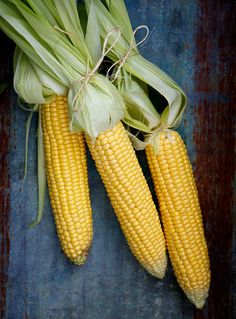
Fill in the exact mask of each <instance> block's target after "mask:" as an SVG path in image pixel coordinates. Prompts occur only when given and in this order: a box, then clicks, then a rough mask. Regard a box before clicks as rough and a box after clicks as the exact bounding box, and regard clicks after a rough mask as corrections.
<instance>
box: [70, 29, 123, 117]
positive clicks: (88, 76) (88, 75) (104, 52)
mask: <svg viewBox="0 0 236 319" xmlns="http://www.w3.org/2000/svg"><path fill="white" fill-rule="evenodd" d="M114 32H116V33H117V37H116V38H115V40H114V42H113V43H112V44H111V46H110V47H109V48H108V49H106V47H107V43H108V41H109V38H110V36H111V35H112V34H113V33H114ZM120 35H121V32H120V29H118V28H112V29H111V30H110V31H109V32H108V33H107V35H106V37H105V39H104V42H103V47H102V55H101V57H100V59H99V60H98V61H97V63H96V65H95V66H94V68H93V69H92V70H91V71H89V72H87V73H86V74H85V75H84V76H82V77H81V78H80V79H79V80H76V81H75V82H73V83H72V85H71V86H70V89H71V88H73V87H74V86H75V85H76V84H78V83H80V82H83V83H82V84H81V86H80V88H79V90H78V92H77V93H76V95H75V96H74V98H73V101H72V107H73V111H74V112H78V111H79V110H78V109H76V107H75V108H74V105H75V103H76V100H77V99H78V97H79V95H80V93H81V91H82V89H83V88H84V86H85V85H86V84H88V82H89V81H90V79H91V77H92V76H94V74H95V73H96V72H97V71H98V69H99V67H100V66H101V64H102V62H103V60H104V58H105V56H106V55H107V54H108V53H109V52H110V51H111V50H112V49H113V47H114V46H115V44H116V43H117V41H118V40H119V38H120Z"/></svg>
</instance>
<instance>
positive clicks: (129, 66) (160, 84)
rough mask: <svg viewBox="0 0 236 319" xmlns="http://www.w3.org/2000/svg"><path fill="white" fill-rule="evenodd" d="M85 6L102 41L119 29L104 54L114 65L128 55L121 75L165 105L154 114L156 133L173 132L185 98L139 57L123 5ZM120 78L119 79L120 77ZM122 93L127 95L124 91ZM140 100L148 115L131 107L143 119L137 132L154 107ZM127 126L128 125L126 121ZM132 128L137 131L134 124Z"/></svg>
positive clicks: (90, 2)
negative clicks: (160, 98)
mask: <svg viewBox="0 0 236 319" xmlns="http://www.w3.org/2000/svg"><path fill="white" fill-rule="evenodd" d="M85 4H86V8H87V11H88V12H89V11H90V9H91V7H92V6H93V7H95V8H96V15H97V21H98V25H99V30H100V34H101V37H102V39H104V38H105V37H106V34H107V32H109V30H110V29H111V28H114V27H118V28H120V30H121V37H120V38H119V40H118V41H117V43H116V44H115V46H114V49H113V50H112V51H111V52H109V53H108V54H107V55H108V57H109V58H110V59H111V60H112V61H113V62H114V63H117V61H118V60H120V61H122V58H123V57H125V56H126V55H127V52H129V55H128V57H127V59H126V60H125V63H124V64H123V72H128V74H131V75H132V77H133V79H135V78H138V79H139V80H141V81H142V82H143V83H146V84H147V85H149V86H151V87H153V88H154V89H155V90H157V91H158V92H159V93H160V94H161V95H162V96H163V97H165V99H166V100H167V103H168V105H166V108H165V110H164V111H163V112H162V114H161V115H160V116H159V115H157V114H156V115H155V117H156V122H157V123H159V124H158V125H159V128H160V129H169V128H176V127H177V126H178V125H179V123H180V121H181V118H182V115H183V112H184V109H185V107H186V100H187V99H186V95H185V94H184V92H183V90H182V89H181V88H180V87H179V85H178V84H177V83H175V82H174V81H173V80H172V79H171V78H170V77H169V76H168V75H167V74H166V73H165V72H163V71H162V70H160V69H159V68H158V67H157V66H156V65H154V64H152V63H151V62H149V61H147V60H146V59H145V58H144V57H142V56H141V55H140V54H139V52H138V47H137V46H135V39H134V31H133V30H132V27H131V23H130V20H129V16H128V13H127V10H126V7H125V3H124V1H123V0H118V1H109V0H106V5H107V7H106V6H105V5H104V4H103V3H102V2H101V1H99V0H85ZM109 40H110V41H111V42H112V41H113V40H114V39H112V37H111V38H110V39H109ZM120 77H121V78H122V76H120ZM124 82H125V85H127V87H128V86H129V85H130V84H129V83H128V81H124ZM134 86H135V83H134ZM131 87H132V84H131ZM126 91H128V89H127V90H126ZM142 98H143V102H144V103H146V105H147V109H148V110H149V111H148V112H145V111H144V110H143V109H142V108H141V107H140V106H139V105H138V104H136V103H134V106H135V105H136V106H137V108H138V109H139V111H140V110H141V111H142V113H143V115H144V117H143V120H141V121H140V123H139V124H140V126H139V125H138V126H139V129H140V130H142V126H143V124H145V123H146V122H147V121H148V118H149V112H154V107H153V105H152V104H151V102H148V103H147V102H146V97H144V96H142ZM137 108H136V107H134V108H133V112H132V117H133V118H136V113H138V112H139V111H138V110H137ZM135 109H136V111H135ZM156 113H157V112H156ZM126 114H127V113H126ZM128 115H130V113H128ZM144 118H145V119H144ZM124 121H126V117H125V118H124ZM127 122H129V124H130V125H131V123H130V119H129V117H128V119H127ZM158 125H157V126H156V127H152V125H149V129H150V130H151V131H153V130H154V129H156V128H157V127H158ZM133 127H135V128H137V123H136V124H135V125H134V126H133ZM146 131H147V130H143V132H146Z"/></svg>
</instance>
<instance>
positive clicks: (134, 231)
mask: <svg viewBox="0 0 236 319" xmlns="http://www.w3.org/2000/svg"><path fill="white" fill-rule="evenodd" d="M86 140H87V143H88V146H89V149H90V152H91V154H92V157H93V159H94V160H95V163H96V166H97V169H98V171H99V173H100V175H101V177H102V180H103V183H104V184H105V187H106V190H107V192H108V196H109V198H110V200H111V203H112V206H113V208H114V211H115V213H116V215H117V217H118V220H119V222H120V225H121V228H122V230H123V232H124V235H125V237H126V239H127V241H128V244H129V246H130V249H131V251H132V252H133V254H134V256H135V257H136V258H137V259H138V261H139V262H140V263H141V265H142V266H143V267H144V268H146V269H147V270H148V271H149V272H150V273H151V274H152V275H153V276H156V277H159V278H162V277H163V276H164V274H165V270H166V264H167V261H166V249H165V240H164V236H163V232H162V229H161V225H160V221H159V217H158V213H157V210H156V208H155V205H154V202H153V200H152V195H151V193H150V190H149V188H148V185H147V183H146V180H145V178H144V175H143V173H142V170H141V168H140V166H139V163H138V160H137V157H136V155H135V152H134V150H133V147H132V145H131V143H130V140H129V138H128V136H127V134H126V132H125V129H124V127H123V125H122V124H121V123H118V124H117V125H116V126H115V127H114V128H113V129H112V130H109V131H106V132H105V133H103V134H100V135H99V136H98V137H97V139H96V141H95V142H93V141H92V140H91V138H90V137H89V136H86Z"/></svg>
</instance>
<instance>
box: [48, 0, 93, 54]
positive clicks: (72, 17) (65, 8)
mask: <svg viewBox="0 0 236 319" xmlns="http://www.w3.org/2000/svg"><path fill="white" fill-rule="evenodd" d="M54 3H55V6H56V9H57V12H58V13H59V16H60V19H61V21H62V25H63V27H64V30H65V31H66V32H67V35H68V37H69V38H70V40H71V42H72V43H73V45H74V47H75V48H78V49H79V50H80V52H81V53H82V54H83V59H85V60H86V59H90V53H89V50H88V49H87V47H86V45H85V39H84V34H83V30H82V27H81V24H80V20H79V16H78V12H77V6H76V1H74V0H67V1H61V0H54Z"/></svg>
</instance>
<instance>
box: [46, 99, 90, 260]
mask: <svg viewBox="0 0 236 319" xmlns="http://www.w3.org/2000/svg"><path fill="white" fill-rule="evenodd" d="M41 115H42V130H43V139H44V149H45V162H46V171H47V181H48V189H49V195H50V201H51V205H52V210H53V215H54V219H55V223H56V227H57V232H58V236H59V239H60V242H61V246H62V249H63V251H64V253H65V255H66V256H67V257H68V258H69V259H70V260H71V261H72V262H74V263H75V264H78V265H81V264H83V263H84V262H85V260H86V257H87V254H88V251H89V248H90V246H91V242H92V236H93V230H92V210H91V204H90V198H89V186H88V172H87V158H86V148H85V138H84V135H83V134H82V133H79V134H78V133H71V132H70V131H69V117H68V107H67V99H66V97H63V96H58V97H56V98H55V99H54V100H53V101H52V102H51V103H47V104H44V105H42V107H41Z"/></svg>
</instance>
